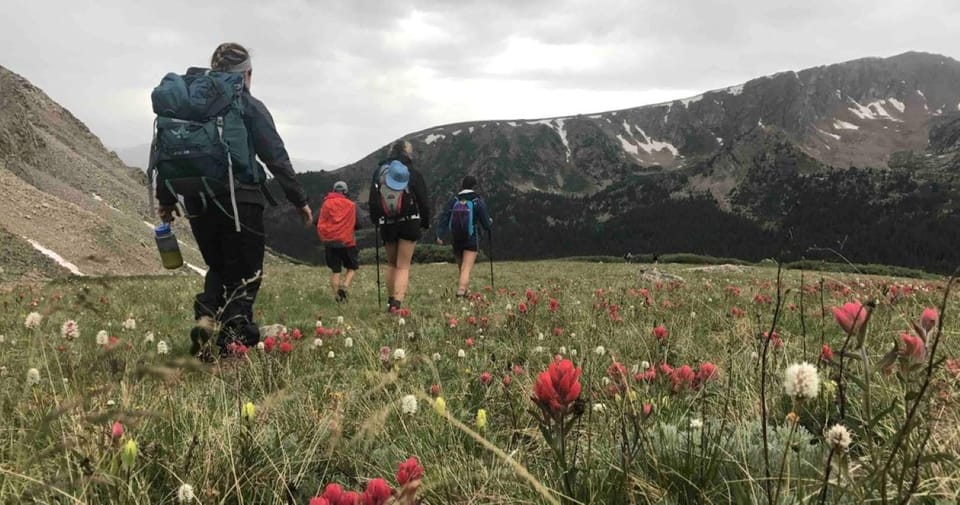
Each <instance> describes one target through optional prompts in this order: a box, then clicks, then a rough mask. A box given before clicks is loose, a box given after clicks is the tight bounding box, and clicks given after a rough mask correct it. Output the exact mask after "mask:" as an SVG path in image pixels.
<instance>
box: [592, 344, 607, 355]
mask: <svg viewBox="0 0 960 505" xmlns="http://www.w3.org/2000/svg"><path fill="white" fill-rule="evenodd" d="M593 353H594V354H596V355H597V356H603V355H604V354H606V353H607V349H606V348H604V347H603V346H602V345H598V346H597V347H596V348H595V349H594V350H593Z"/></svg>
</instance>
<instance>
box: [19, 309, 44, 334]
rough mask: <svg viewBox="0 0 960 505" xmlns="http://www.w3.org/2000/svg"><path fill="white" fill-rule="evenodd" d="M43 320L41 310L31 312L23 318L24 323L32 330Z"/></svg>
mask: <svg viewBox="0 0 960 505" xmlns="http://www.w3.org/2000/svg"><path fill="white" fill-rule="evenodd" d="M41 321H43V316H41V315H40V313H39V312H31V313H29V314H27V318H26V319H24V320H23V325H24V326H26V327H27V329H28V330H32V329H34V328H36V327H38V326H40V322H41Z"/></svg>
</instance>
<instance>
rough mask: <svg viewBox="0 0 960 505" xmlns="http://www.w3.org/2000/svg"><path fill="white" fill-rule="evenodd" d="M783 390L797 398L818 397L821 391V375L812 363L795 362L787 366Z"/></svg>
mask: <svg viewBox="0 0 960 505" xmlns="http://www.w3.org/2000/svg"><path fill="white" fill-rule="evenodd" d="M783 390H784V392H785V393H786V394H787V396H789V397H791V398H794V399H797V400H808V399H811V398H816V397H817V394H818V393H819V392H820V376H819V375H817V368H816V367H815V366H813V365H811V364H810V363H806V362H804V363H794V364H792V365H790V366H788V367H787V371H786V372H785V373H784V377H783Z"/></svg>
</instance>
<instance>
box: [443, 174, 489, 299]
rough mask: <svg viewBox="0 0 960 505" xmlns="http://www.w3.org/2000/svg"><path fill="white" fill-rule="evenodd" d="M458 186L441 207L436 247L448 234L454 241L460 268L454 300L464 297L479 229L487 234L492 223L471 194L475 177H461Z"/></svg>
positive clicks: (478, 199)
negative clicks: (459, 188) (458, 190)
mask: <svg viewBox="0 0 960 505" xmlns="http://www.w3.org/2000/svg"><path fill="white" fill-rule="evenodd" d="M460 187H461V190H460V192H459V193H457V195H456V196H454V197H453V198H451V199H450V202H448V203H447V205H446V206H445V207H444V211H443V215H442V216H440V222H439V223H437V244H440V245H443V237H444V236H445V235H447V233H450V234H451V235H452V238H453V240H452V241H451V244H452V245H453V255H454V257H456V259H457V268H459V269H460V279H459V281H458V283H457V298H463V297H465V296H467V288H468V287H469V285H470V271H471V270H472V269H473V265H474V263H476V261H477V250H478V249H479V245H480V238H479V231H480V229H479V227H483V229H484V230H485V231H487V232H488V233H489V232H490V226H491V225H492V224H493V220H492V219H490V214H489V213H488V212H487V205H486V204H485V203H484V201H483V198H481V197H480V195H478V194H477V192H476V191H474V189H475V188H476V187H477V178H476V177H474V176H472V175H468V176H466V177H464V178H463V182H462V183H461V184H460Z"/></svg>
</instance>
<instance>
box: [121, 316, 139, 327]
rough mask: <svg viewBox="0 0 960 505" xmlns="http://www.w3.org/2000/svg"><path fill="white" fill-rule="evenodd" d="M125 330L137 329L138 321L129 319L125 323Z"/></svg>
mask: <svg viewBox="0 0 960 505" xmlns="http://www.w3.org/2000/svg"><path fill="white" fill-rule="evenodd" d="M123 329H125V330H135V329H137V320H136V319H134V318H132V317H128V318H127V320H126V321H124V322H123Z"/></svg>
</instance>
